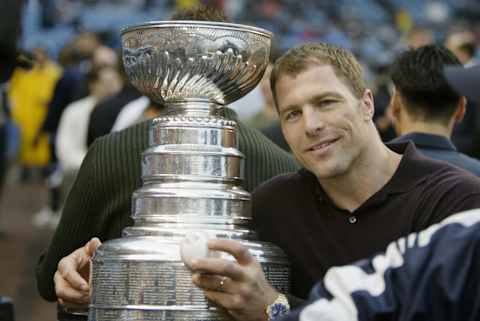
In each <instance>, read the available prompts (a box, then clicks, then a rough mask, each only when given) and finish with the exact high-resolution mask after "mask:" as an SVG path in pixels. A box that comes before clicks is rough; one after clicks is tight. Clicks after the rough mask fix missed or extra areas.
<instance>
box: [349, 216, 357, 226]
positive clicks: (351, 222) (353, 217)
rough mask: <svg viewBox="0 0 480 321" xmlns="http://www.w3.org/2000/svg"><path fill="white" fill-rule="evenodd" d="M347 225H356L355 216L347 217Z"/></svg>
mask: <svg viewBox="0 0 480 321" xmlns="http://www.w3.org/2000/svg"><path fill="white" fill-rule="evenodd" d="M348 223H350V224H355V223H357V217H356V216H355V215H350V216H349V217H348Z"/></svg>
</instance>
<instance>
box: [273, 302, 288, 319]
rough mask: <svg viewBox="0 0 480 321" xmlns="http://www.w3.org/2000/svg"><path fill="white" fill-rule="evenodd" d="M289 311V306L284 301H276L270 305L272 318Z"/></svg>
mask: <svg viewBox="0 0 480 321" xmlns="http://www.w3.org/2000/svg"><path fill="white" fill-rule="evenodd" d="M287 312H288V309H287V306H286V305H285V304H282V303H275V304H273V305H272V306H271V307H270V320H272V319H275V318H276V317H278V316H281V315H284V314H286V313H287Z"/></svg>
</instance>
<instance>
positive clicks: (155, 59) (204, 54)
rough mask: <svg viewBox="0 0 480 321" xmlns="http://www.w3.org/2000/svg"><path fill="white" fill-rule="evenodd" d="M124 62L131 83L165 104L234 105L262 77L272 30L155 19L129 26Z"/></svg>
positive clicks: (124, 39) (124, 48)
mask: <svg viewBox="0 0 480 321" xmlns="http://www.w3.org/2000/svg"><path fill="white" fill-rule="evenodd" d="M121 35H122V49H123V53H122V54H123V63H124V66H125V71H126V73H127V76H128V78H129V80H130V82H131V83H132V84H133V85H134V86H135V87H136V88H137V89H138V90H139V91H140V92H142V93H143V94H145V95H147V96H148V97H150V98H151V99H152V100H154V101H156V102H159V103H164V102H167V103H174V102H184V101H186V100H189V101H202V100H204V101H205V100H206V101H209V102H210V103H215V104H217V105H226V104H229V103H231V102H233V101H235V100H237V99H239V98H240V97H242V96H244V95H246V94H247V93H248V92H249V91H250V90H251V89H253V88H254V87H255V86H256V85H257V84H258V82H259V81H260V79H261V77H262V76H263V73H264V71H265V68H266V66H267V64H268V61H269V59H268V58H269V55H270V45H271V39H272V34H271V33H270V32H269V31H266V30H263V29H260V28H255V27H251V26H245V25H239V24H233V23H222V22H206V21H155V22H147V23H144V24H140V25H135V26H132V27H128V28H124V29H122V32H121Z"/></svg>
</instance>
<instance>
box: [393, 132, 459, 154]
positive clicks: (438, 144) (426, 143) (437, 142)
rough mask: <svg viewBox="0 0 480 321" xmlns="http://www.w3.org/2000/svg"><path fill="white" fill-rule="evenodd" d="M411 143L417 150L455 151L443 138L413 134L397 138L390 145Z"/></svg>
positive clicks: (445, 138)
mask: <svg viewBox="0 0 480 321" xmlns="http://www.w3.org/2000/svg"><path fill="white" fill-rule="evenodd" d="M408 141H412V142H413V143H414V144H415V145H416V146H417V147H418V148H420V149H422V148H431V149H443V150H451V151H456V150H457V149H456V148H455V146H454V145H453V143H452V142H451V141H450V139H448V138H447V137H445V136H441V135H434V134H427V133H418V132H413V133H409V134H406V135H402V136H400V137H397V138H395V139H393V140H392V141H391V143H406V142H408Z"/></svg>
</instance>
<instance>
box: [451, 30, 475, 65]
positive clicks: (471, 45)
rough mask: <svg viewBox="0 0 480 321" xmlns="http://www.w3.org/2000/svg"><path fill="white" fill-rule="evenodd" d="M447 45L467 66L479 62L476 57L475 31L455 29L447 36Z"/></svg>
mask: <svg viewBox="0 0 480 321" xmlns="http://www.w3.org/2000/svg"><path fill="white" fill-rule="evenodd" d="M445 46H446V47H447V48H448V49H450V51H452V52H453V53H454V54H455V56H457V58H458V59H459V60H460V62H461V63H462V64H463V65H464V66H465V67H471V66H474V65H477V64H478V61H477V60H476V59H475V54H476V51H477V41H476V39H475V34H474V33H473V32H471V31H469V30H458V31H453V32H451V33H450V34H449V35H448V36H447V38H446V40H445Z"/></svg>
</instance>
